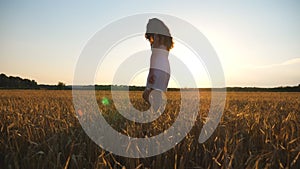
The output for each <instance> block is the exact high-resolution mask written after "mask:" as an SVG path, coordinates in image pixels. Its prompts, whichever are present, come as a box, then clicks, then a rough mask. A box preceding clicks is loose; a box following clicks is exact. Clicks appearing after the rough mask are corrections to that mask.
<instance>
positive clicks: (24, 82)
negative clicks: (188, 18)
mask: <svg viewBox="0 0 300 169" xmlns="http://www.w3.org/2000/svg"><path fill="white" fill-rule="evenodd" d="M72 87H73V88H75V89H79V90H94V89H95V90H129V91H143V90H144V89H145V87H144V86H127V85H85V86H66V84H65V83H63V82H58V84H57V85H47V84H39V85H38V84H37V82H36V81H34V80H29V79H22V78H20V77H13V76H9V77H8V76H6V75H5V74H3V73H2V74H0V89H45V90H72ZM179 90H180V89H179V88H168V91H179ZM184 90H188V88H186V89H184ZM211 90H212V89H211V88H200V89H199V91H211ZM213 90H214V91H218V90H224V88H214V89H213ZM226 91H227V92H300V84H299V85H298V86H281V87H274V88H258V87H227V88H226Z"/></svg>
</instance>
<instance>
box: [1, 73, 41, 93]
mask: <svg viewBox="0 0 300 169" xmlns="http://www.w3.org/2000/svg"><path fill="white" fill-rule="evenodd" d="M0 88H6V89H38V88H39V86H38V84H37V82H36V81H34V80H29V79H22V78H20V77H13V76H9V77H8V76H6V75H5V74H3V73H2V74H0Z"/></svg>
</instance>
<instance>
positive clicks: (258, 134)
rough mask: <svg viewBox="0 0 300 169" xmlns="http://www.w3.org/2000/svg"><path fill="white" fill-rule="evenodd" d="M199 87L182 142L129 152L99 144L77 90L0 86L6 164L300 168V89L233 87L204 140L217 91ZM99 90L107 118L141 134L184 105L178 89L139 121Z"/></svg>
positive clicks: (137, 95) (1, 156) (1, 157)
mask: <svg viewBox="0 0 300 169" xmlns="http://www.w3.org/2000/svg"><path fill="white" fill-rule="evenodd" d="M200 93H201V94H200V111H199V116H198V117H197V121H196V123H195V125H194V127H193V128H192V130H191V131H190V132H189V133H188V135H187V136H186V137H185V138H184V139H183V140H182V141H181V142H179V143H178V144H177V145H176V146H175V147H174V148H172V149H170V150H169V151H167V152H165V153H163V154H160V155H157V156H153V157H148V158H125V157H121V156H117V155H114V154H113V153H110V152H108V151H105V150H103V149H101V148H100V147H99V146H98V145H96V144H95V143H94V142H93V141H92V140H91V139H90V138H89V137H88V136H87V135H86V134H85V132H84V130H83V129H82V127H81V126H80V123H79V121H78V119H77V116H78V114H77V113H75V110H74V106H73V102H72V91H70V90H69V91H68V90H66V91H64V90H61V91H59V90H53V91H51V90H0V130H1V135H0V168H8V169H9V168H16V169H18V168H25V169H29V168H31V169H35V168H45V169H47V168H51V169H53V168H65V169H66V168H76V169H82V168H86V169H90V168H108V169H111V168H122V169H125V168H126V169H133V168H153V169H162V168H166V169H172V168H174V169H185V168H186V169H188V168H200V169H201V168H203V169H206V168H237V169H241V168H249V169H250V168H251V169H252V168H270V169H273V168H283V169H286V168H295V169H296V168H300V112H299V110H300V99H299V98H300V93H279V92H278V93H275V92H274V93H271V92H269V93H262V92H228V93H227V97H226V105H225V110H224V113H223V116H222V119H221V122H220V124H219V125H218V127H217V129H216V130H215V132H214V133H213V135H212V136H211V137H210V138H209V139H208V140H207V141H206V142H205V143H203V144H200V143H198V137H199V134H200V133H199V131H200V130H201V127H202V126H203V122H204V120H205V117H206V115H207V113H208V111H209V106H210V101H211V100H210V99H211V97H210V96H211V93H210V92H200ZM141 95H142V93H141V92H138V91H130V93H129V96H130V100H131V102H132V104H133V106H134V107H136V108H137V109H139V110H146V109H147V104H145V103H144V102H143V101H142V100H141ZM96 96H97V101H98V104H99V108H100V109H101V110H103V112H102V113H103V116H104V117H105V119H106V121H107V122H109V124H110V125H111V126H112V127H114V128H115V129H116V130H118V131H119V132H120V133H122V134H125V135H130V136H135V137H145V136H149V137H151V136H153V135H156V134H158V133H160V132H162V131H164V130H165V129H167V128H168V127H169V126H170V125H172V123H173V122H174V120H175V119H176V116H177V115H178V110H179V108H180V93H179V92H167V95H166V96H167V99H168V104H167V106H166V109H165V112H164V113H163V115H162V116H161V117H159V118H158V119H157V120H155V121H154V122H152V123H150V124H139V123H134V122H132V121H129V120H126V119H125V118H124V117H123V116H122V115H120V114H119V113H118V111H117V110H116V108H115V107H114V104H113V100H112V99H111V94H110V91H97V92H96ZM103 98H107V100H106V102H105V103H103ZM145 131H146V132H145Z"/></svg>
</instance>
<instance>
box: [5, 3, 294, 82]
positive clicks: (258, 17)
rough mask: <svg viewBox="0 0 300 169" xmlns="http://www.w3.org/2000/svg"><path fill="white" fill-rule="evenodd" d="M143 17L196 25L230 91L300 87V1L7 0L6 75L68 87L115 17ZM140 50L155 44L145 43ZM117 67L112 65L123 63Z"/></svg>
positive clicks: (106, 78) (103, 79)
mask: <svg viewBox="0 0 300 169" xmlns="http://www.w3.org/2000/svg"><path fill="white" fill-rule="evenodd" d="M145 12H155V13H164V14H169V15H173V16H176V17H178V18H181V19H184V20H186V21H188V22H189V23H191V24H193V25H194V26H196V27H197V28H198V29H199V31H201V32H202V33H203V34H204V35H205V36H206V37H207V38H208V40H209V41H210V42H211V44H212V45H213V47H214V49H215V50H216V52H217V54H218V56H219V58H220V60H221V63H222V65H223V68H224V74H225V79H226V85H227V86H259V87H272V86H285V85H298V84H300V31H299V30H300V1H297V0H295V1H290V0H286V1H279V0H278V1H276V0H264V1H261V0H245V1H240V0H236V1H232V0H231V1H230V0H228V1H214V0H212V1H196V0H195V1H175V0H173V1H158V0H157V1H155V0H152V1H122V0H120V1H115V0H112V1H105V2H102V1H74V0H72V1H71V0H64V1H52V0H48V1H47V0H46V1H38V0H36V1H31V0H28V1H15V0H9V1H5V0H2V1H0V73H5V74H7V75H10V76H20V77H23V78H29V79H34V80H36V81H37V82H38V83H39V84H57V83H58V81H62V82H64V83H66V84H68V85H70V84H72V81H73V74H74V69H75V65H76V62H77V58H78V57H79V55H80V52H81V50H82V49H83V47H84V46H85V44H86V43H87V41H88V40H89V39H90V38H91V37H92V36H93V35H94V34H95V33H96V32H97V31H99V30H100V29H101V28H103V26H105V25H107V24H109V23H110V22H112V21H113V20H117V19H119V18H122V17H124V16H128V15H133V14H138V13H145ZM143 40H144V39H143ZM141 45H144V46H145V48H147V47H149V44H148V43H147V41H143V44H141ZM179 46H180V45H179ZM176 50H177V54H180V50H179V49H178V48H177V49H176V47H175V48H174V51H175V54H176ZM181 51H182V50H181ZM191 57H192V56H191ZM111 64H112V65H108V67H110V66H111V67H114V66H117V65H113V63H111ZM191 67H193V66H192V65H191ZM197 71H201V69H200V70H195V72H197ZM97 76H98V75H97ZM100 76H101V75H100ZM106 76H107V77H104V76H103V77H101V78H98V79H97V81H96V83H98V84H107V83H110V77H109V76H110V75H109V74H108V75H106ZM145 76H146V73H144V74H140V75H138V77H139V78H137V79H136V80H135V81H136V83H137V85H140V83H144V81H142V82H139V79H144V78H145ZM195 76H198V75H197V73H195ZM198 77H201V76H198ZM196 80H197V84H199V87H207V84H209V83H208V82H205V81H206V80H207V79H206V78H205V77H204V78H196Z"/></svg>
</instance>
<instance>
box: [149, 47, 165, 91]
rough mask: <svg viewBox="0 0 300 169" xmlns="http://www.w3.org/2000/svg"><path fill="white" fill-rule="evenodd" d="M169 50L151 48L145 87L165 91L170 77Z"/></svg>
mask: <svg viewBox="0 0 300 169" xmlns="http://www.w3.org/2000/svg"><path fill="white" fill-rule="evenodd" d="M168 56H169V51H167V50H164V49H158V48H152V54H151V59H150V70H149V74H148V78H147V85H146V87H147V88H150V89H151V88H152V89H156V90H160V91H166V90H167V87H168V83H169V79H170V63H169V59H168Z"/></svg>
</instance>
